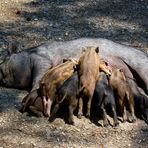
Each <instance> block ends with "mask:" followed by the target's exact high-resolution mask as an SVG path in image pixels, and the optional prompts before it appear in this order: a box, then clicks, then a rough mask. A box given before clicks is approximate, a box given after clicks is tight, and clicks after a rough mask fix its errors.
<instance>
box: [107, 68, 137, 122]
mask: <svg viewBox="0 0 148 148" xmlns="http://www.w3.org/2000/svg"><path fill="white" fill-rule="evenodd" d="M109 85H110V86H111V87H112V88H113V90H114V92H115V94H116V102H117V105H118V108H119V110H120V112H121V114H122V115H123V122H125V121H126V120H127V114H126V109H127V108H129V111H130V112H131V115H132V119H131V121H130V122H135V121H136V117H135V112H134V96H133V93H132V90H131V89H130V87H129V85H128V84H127V82H126V78H125V75H124V73H123V71H122V70H121V69H114V70H113V71H112V74H111V76H110V78H109Z"/></svg>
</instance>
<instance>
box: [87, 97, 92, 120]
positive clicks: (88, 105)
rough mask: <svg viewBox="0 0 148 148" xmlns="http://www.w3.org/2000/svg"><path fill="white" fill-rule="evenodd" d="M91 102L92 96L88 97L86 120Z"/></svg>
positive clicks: (88, 116)
mask: <svg viewBox="0 0 148 148" xmlns="http://www.w3.org/2000/svg"><path fill="white" fill-rule="evenodd" d="M91 102H92V96H90V97H89V100H88V103H87V113H86V117H87V118H90V109H91Z"/></svg>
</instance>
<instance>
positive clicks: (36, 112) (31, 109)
mask: <svg viewBox="0 0 148 148" xmlns="http://www.w3.org/2000/svg"><path fill="white" fill-rule="evenodd" d="M29 110H30V111H31V112H32V113H33V114H35V115H36V116H37V117H43V113H42V112H40V111H38V110H37V108H36V107H35V106H29Z"/></svg>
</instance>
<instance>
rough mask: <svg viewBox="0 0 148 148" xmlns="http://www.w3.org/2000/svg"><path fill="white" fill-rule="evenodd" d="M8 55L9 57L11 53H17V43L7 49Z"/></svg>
mask: <svg viewBox="0 0 148 148" xmlns="http://www.w3.org/2000/svg"><path fill="white" fill-rule="evenodd" d="M7 51H8V54H9V55H11V54H13V53H17V52H18V44H17V43H11V44H10V45H9V47H8V50H7Z"/></svg>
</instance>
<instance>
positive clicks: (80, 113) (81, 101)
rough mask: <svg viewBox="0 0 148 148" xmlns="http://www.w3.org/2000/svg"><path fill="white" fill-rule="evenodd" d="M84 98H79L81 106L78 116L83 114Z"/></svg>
mask: <svg viewBox="0 0 148 148" xmlns="http://www.w3.org/2000/svg"><path fill="white" fill-rule="evenodd" d="M82 112H83V99H82V97H80V98H79V106H78V118H81V117H82V116H83V113H82Z"/></svg>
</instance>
